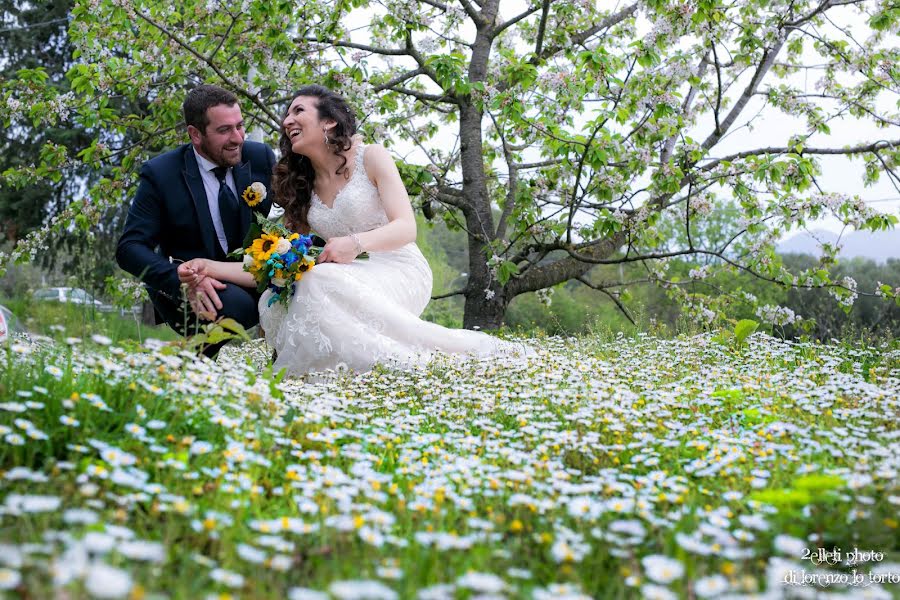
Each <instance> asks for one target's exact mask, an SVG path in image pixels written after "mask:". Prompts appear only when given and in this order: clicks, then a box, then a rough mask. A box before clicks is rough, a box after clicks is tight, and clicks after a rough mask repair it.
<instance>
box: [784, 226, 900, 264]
mask: <svg viewBox="0 0 900 600" xmlns="http://www.w3.org/2000/svg"><path fill="white" fill-rule="evenodd" d="M825 243H828V244H832V245H833V244H835V243H838V236H837V234H836V233H832V232H831V231H824V230H816V231H811V232H803V233H799V234H797V235H795V236H793V237H791V238H788V239H786V240H782V241H781V242H780V243H779V244H778V246H776V249H777V250H778V252H779V254H810V255H812V256H821V255H822V244H825ZM839 243H840V246H841V251H840V254H839V256H841V257H843V258H856V257H862V258H868V259H871V260H874V261H876V262H885V261H886V260H887V259H889V258H898V259H900V230H898V229H891V230H889V231H876V232H872V231H853V232H850V233H845V234H844V235H843V236H841V239H840V242H839Z"/></svg>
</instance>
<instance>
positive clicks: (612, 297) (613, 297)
mask: <svg viewBox="0 0 900 600" xmlns="http://www.w3.org/2000/svg"><path fill="white" fill-rule="evenodd" d="M577 279H578V281H580V282H581V283H583V284H584V285H586V286H588V287H589V288H591V289H592V290H597V291H598V292H603V293H604V294H606V295H607V296H609V299H610V300H612V301H613V302H615V303H616V306H617V307H618V308H619V310H620V311H622V314H623V315H625V318H626V319H628V320H629V321H631V324H632V325H635V326H637V323H635V322H634V319H632V318H631V315H630V314H628V309H626V308H625V305H624V304H622V301H621V300H619V299H618V298H617V297H616V295H615V294H613V293H612V292H610V291H609V290H607V289H606V288H603V287H600V286H597V285H594V284H593V283H591V282H590V281H588V280H587V279H585V278H584V277H577Z"/></svg>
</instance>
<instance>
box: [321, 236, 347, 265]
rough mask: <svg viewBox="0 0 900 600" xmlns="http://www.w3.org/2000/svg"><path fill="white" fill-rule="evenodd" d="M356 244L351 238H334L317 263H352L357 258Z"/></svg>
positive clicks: (326, 245) (329, 241)
mask: <svg viewBox="0 0 900 600" xmlns="http://www.w3.org/2000/svg"><path fill="white" fill-rule="evenodd" d="M356 250H357V247H356V242H354V241H353V238H351V237H349V236H345V237H333V238H331V239H330V240H328V242H327V243H326V244H325V248H323V249H322V252H321V254H319V256H318V257H317V258H316V262H318V263H323V262H333V263H344V264H346V263H350V262H353V259H354V258H356V256H357V252H356Z"/></svg>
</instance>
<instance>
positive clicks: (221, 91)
mask: <svg viewBox="0 0 900 600" xmlns="http://www.w3.org/2000/svg"><path fill="white" fill-rule="evenodd" d="M237 101H238V99H237V96H235V95H234V94H232V93H231V92H229V91H228V90H226V89H225V88H220V87H219V86H217V85H198V86H197V87H195V88H194V89H192V90H191V91H190V92H188V95H187V97H185V99H184V104H182V105H181V110H182V111H183V112H184V124H185V125H193V126H194V127H196V128H197V129H199V130H200V131H201V132H202V133H204V134H205V133H206V126H207V125H209V117H207V116H206V111H207V110H209V109H210V108H212V107H213V106H218V105H220V104H224V105H225V106H234V105H235V104H237Z"/></svg>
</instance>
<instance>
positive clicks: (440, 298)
mask: <svg viewBox="0 0 900 600" xmlns="http://www.w3.org/2000/svg"><path fill="white" fill-rule="evenodd" d="M465 293H466V288H463V289H461V290H456V291H455V292H447V293H446V294H438V295H437V296H432V297H431V299H432V300H443V299H444V298H452V297H453V296H462V295H463V294H465Z"/></svg>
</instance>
